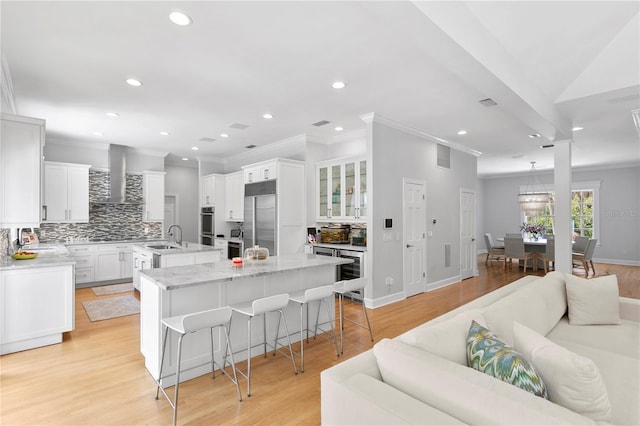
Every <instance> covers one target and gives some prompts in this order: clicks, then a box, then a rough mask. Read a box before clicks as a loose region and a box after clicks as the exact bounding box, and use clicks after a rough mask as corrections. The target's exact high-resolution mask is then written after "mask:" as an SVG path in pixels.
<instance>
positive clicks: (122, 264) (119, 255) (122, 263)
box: [95, 244, 133, 281]
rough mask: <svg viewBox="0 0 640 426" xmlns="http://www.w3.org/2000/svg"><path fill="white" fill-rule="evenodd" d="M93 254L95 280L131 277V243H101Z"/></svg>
mask: <svg viewBox="0 0 640 426" xmlns="http://www.w3.org/2000/svg"><path fill="white" fill-rule="evenodd" d="M95 256H96V262H95V268H96V270H95V272H96V273H95V280H96V281H109V280H118V279H127V278H132V277H133V244H108V245H101V246H98V249H97V250H96V254H95Z"/></svg>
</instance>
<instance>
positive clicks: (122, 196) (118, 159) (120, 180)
mask: <svg viewBox="0 0 640 426" xmlns="http://www.w3.org/2000/svg"><path fill="white" fill-rule="evenodd" d="M109 172H110V178H109V179H110V181H111V184H110V192H109V199H107V200H96V201H93V204H142V203H141V202H140V201H134V200H127V199H126V187H127V147H126V146H124V145H116V144H111V145H109Z"/></svg>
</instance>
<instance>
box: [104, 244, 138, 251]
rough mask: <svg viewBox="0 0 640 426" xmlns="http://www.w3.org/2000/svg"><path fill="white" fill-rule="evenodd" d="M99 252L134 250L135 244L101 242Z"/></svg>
mask: <svg viewBox="0 0 640 426" xmlns="http://www.w3.org/2000/svg"><path fill="white" fill-rule="evenodd" d="M97 251H98V253H119V252H129V253H130V252H132V251H133V244H101V245H99V246H98V250H97Z"/></svg>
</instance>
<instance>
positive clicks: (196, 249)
mask: <svg viewBox="0 0 640 426" xmlns="http://www.w3.org/2000/svg"><path fill="white" fill-rule="evenodd" d="M153 245H169V246H172V247H175V248H171V249H157V248H151V247H150V246H153ZM133 250H134V251H146V252H150V253H153V254H159V255H162V256H167V255H172V254H184V253H201V252H204V251H222V249H221V248H219V247H214V246H208V245H204V244H200V243H191V242H188V241H185V242H183V243H182V245H181V246H180V245H178V244H175V243H167V242H166V240H165V241H164V242H150V243H146V244H144V245H135V246H133Z"/></svg>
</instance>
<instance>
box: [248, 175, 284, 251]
mask: <svg viewBox="0 0 640 426" xmlns="http://www.w3.org/2000/svg"><path fill="white" fill-rule="evenodd" d="M277 210H278V206H277V199H276V181H275V180H268V181H264V182H256V183H248V184H246V185H245V186H244V248H245V249H247V248H250V247H253V246H255V245H259V246H260V247H266V248H268V249H269V255H271V256H276V255H277V254H278V253H277V251H276V246H277V241H276V238H277V229H276V221H277V216H276V214H277Z"/></svg>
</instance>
